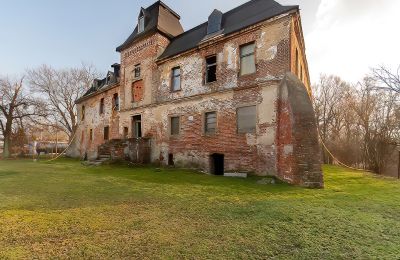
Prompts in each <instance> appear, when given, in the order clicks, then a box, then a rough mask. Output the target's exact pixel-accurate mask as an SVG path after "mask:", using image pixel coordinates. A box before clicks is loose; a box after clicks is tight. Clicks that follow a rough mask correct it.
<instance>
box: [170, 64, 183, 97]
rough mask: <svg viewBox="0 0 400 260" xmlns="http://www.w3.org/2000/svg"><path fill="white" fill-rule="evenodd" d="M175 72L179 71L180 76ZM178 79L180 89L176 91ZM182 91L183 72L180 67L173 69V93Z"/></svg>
mask: <svg viewBox="0 0 400 260" xmlns="http://www.w3.org/2000/svg"><path fill="white" fill-rule="evenodd" d="M175 71H179V75H175ZM176 78H179V88H178V89H174V86H175V81H176ZM181 90H182V70H181V67H180V66H176V67H173V68H172V69H171V92H179V91H181Z"/></svg>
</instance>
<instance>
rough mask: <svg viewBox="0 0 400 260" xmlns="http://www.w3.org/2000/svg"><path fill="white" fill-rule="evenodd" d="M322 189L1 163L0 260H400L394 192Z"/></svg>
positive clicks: (363, 178) (399, 197)
mask: <svg viewBox="0 0 400 260" xmlns="http://www.w3.org/2000/svg"><path fill="white" fill-rule="evenodd" d="M324 172H325V181H326V188H325V189H324V190H308V189H302V188H298V187H292V186H289V185H285V184H278V185H260V184H257V180H258V179H257V178H248V179H229V178H224V177H217V176H207V175H202V174H198V173H194V172H190V171H186V170H174V169H162V170H161V171H157V170H155V169H153V168H130V167H128V166H102V167H94V168H93V167H92V168H90V167H84V166H81V164H80V163H79V162H77V161H72V160H61V161H58V162H56V163H49V164H46V163H34V162H32V161H0V259H8V258H10V259H14V258H24V259H26V258H40V259H43V258H44V259H47V258H92V259H104V258H106V259H116V258H151V259H154V258H169V259H176V258H190V259H194V258H195V259H204V258H212V259H221V258H278V259H316V258H318V259H338V258H344V259H354V258H358V259H370V258H375V259H376V258H380V259H398V258H399V256H400V182H399V181H396V180H392V179H384V178H376V177H374V176H372V175H368V174H363V173H359V172H352V171H348V170H345V169H343V168H338V167H325V168H324Z"/></svg>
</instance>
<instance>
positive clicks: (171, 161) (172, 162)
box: [168, 153, 175, 166]
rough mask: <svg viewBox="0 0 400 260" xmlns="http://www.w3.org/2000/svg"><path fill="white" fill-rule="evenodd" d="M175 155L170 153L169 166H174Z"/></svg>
mask: <svg viewBox="0 0 400 260" xmlns="http://www.w3.org/2000/svg"><path fill="white" fill-rule="evenodd" d="M174 165H175V163H174V155H173V154H172V153H170V154H168V166H174Z"/></svg>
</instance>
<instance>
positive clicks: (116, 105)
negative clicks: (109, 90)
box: [113, 93, 119, 111]
mask: <svg viewBox="0 0 400 260" xmlns="http://www.w3.org/2000/svg"><path fill="white" fill-rule="evenodd" d="M113 109H114V110H115V111H119V96H118V93H115V94H114V96H113Z"/></svg>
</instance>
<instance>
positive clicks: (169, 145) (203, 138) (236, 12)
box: [69, 0, 323, 187]
mask: <svg viewBox="0 0 400 260" xmlns="http://www.w3.org/2000/svg"><path fill="white" fill-rule="evenodd" d="M117 51H118V52H120V54H121V64H114V65H112V68H113V70H112V71H110V72H108V74H107V76H106V78H104V79H102V80H95V82H94V84H93V87H92V88H91V89H90V90H89V91H88V92H87V93H86V94H85V95H84V96H83V97H82V98H80V99H79V100H78V101H77V104H78V114H79V117H80V118H79V119H80V125H79V129H78V132H77V134H76V137H75V142H74V145H73V146H72V148H71V149H70V152H69V153H70V154H71V155H74V156H80V157H87V158H89V159H94V158H98V157H99V156H111V157H119V158H127V159H130V160H132V161H136V162H152V163H160V164H162V165H175V166H177V167H195V168H199V169H203V170H205V171H207V172H210V173H213V174H223V173H224V172H249V173H253V174H257V175H274V176H277V177H278V178H280V179H282V180H284V181H287V182H289V183H293V184H297V185H302V186H306V187H322V186H323V177H322V172H321V165H320V159H319V150H318V149H319V146H318V139H317V133H316V125H315V119H314V113H313V110H312V106H311V103H310V100H309V95H310V94H311V91H310V81H309V74H308V67H307V60H306V57H305V44H304V39H303V34H302V27H301V20H300V13H299V7H298V6H282V5H280V4H278V3H277V2H275V1H272V0H252V1H250V2H247V3H245V4H244V5H242V6H239V7H237V8H235V9H233V10H231V11H229V12H227V13H222V12H220V11H218V10H214V12H213V13H212V14H211V15H210V16H209V18H208V21H207V22H205V23H203V24H201V25H199V26H197V27H195V28H193V29H191V30H188V31H184V30H183V28H182V26H181V24H180V16H179V15H178V14H177V13H176V12H174V11H173V10H172V9H171V8H169V7H168V6H167V5H165V4H164V3H163V2H161V1H157V2H156V3H154V4H153V5H151V6H150V7H148V8H142V9H141V10H139V13H138V17H137V25H136V28H135V30H134V31H133V33H132V34H131V35H130V36H129V37H128V39H127V40H126V41H125V42H124V43H123V44H122V45H121V46H119V47H118V48H117Z"/></svg>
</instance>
